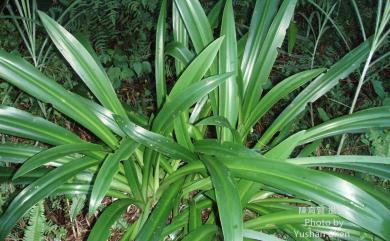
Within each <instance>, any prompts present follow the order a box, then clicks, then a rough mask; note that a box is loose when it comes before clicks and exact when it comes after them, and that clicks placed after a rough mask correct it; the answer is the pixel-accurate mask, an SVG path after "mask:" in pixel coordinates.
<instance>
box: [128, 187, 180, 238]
mask: <svg viewBox="0 0 390 241" xmlns="http://www.w3.org/2000/svg"><path fill="white" fill-rule="evenodd" d="M183 182H184V179H182V180H180V181H177V182H176V183H174V184H172V185H171V186H170V188H169V189H168V190H167V191H165V192H164V193H163V195H162V196H161V198H160V199H159V201H158V203H157V205H156V207H155V208H154V209H153V211H152V214H151V215H150V216H149V218H148V219H147V221H146V223H145V224H144V225H143V227H142V229H141V230H140V231H139V234H138V235H137V238H136V239H135V241H159V240H160V235H161V232H162V230H163V228H164V227H165V223H166V220H167V218H168V215H169V213H170V212H171V211H172V208H173V206H174V204H175V203H176V199H177V198H179V196H180V189H181V186H182V185H183Z"/></svg>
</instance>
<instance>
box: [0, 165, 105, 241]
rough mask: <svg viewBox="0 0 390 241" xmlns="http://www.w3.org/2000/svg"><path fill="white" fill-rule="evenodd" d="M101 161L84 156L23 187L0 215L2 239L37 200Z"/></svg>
mask: <svg viewBox="0 0 390 241" xmlns="http://www.w3.org/2000/svg"><path fill="white" fill-rule="evenodd" d="M98 163H99V161H98V160H94V159H91V158H84V159H83V160H74V161H72V162H70V163H66V164H64V165H63V166H61V167H58V168H56V169H54V170H53V171H51V172H49V173H47V174H46V175H44V176H43V177H41V178H39V179H38V180H36V181H35V182H33V183H31V184H30V185H29V186H28V187H26V188H25V189H23V191H21V192H20V193H19V194H18V195H17V196H16V197H15V198H14V199H13V200H12V202H11V203H10V204H9V205H8V207H7V209H6V210H5V212H4V213H3V214H2V215H1V217H0V224H1V225H0V240H4V239H5V237H6V236H7V235H8V233H10V231H11V229H12V227H13V226H14V225H15V224H16V222H17V221H18V220H19V219H20V218H22V217H23V215H24V214H25V213H26V212H27V211H28V210H29V209H30V208H31V207H32V206H33V205H35V204H36V203H37V202H39V201H40V200H42V199H43V198H45V197H47V196H48V195H50V194H52V193H53V192H55V191H56V189H57V188H58V187H59V186H60V185H61V184H63V183H65V182H66V181H67V180H68V179H69V178H71V177H73V176H74V175H75V174H77V173H79V172H80V171H82V170H84V169H87V168H89V167H92V166H95V165H97V164H98Z"/></svg>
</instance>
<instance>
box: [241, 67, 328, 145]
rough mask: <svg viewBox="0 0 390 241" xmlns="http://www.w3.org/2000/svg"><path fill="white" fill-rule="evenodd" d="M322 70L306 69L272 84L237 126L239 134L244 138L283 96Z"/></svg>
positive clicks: (322, 70)
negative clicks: (240, 124) (274, 84)
mask: <svg viewBox="0 0 390 241" xmlns="http://www.w3.org/2000/svg"><path fill="white" fill-rule="evenodd" d="M324 71H325V69H323V68H320V69H313V70H306V71H303V72H300V73H298V74H294V75H292V76H290V77H288V78H286V79H284V80H283V81H281V82H280V83H278V84H277V85H276V86H274V87H273V88H272V89H271V90H270V91H269V92H267V94H266V95H264V97H262V98H261V100H260V101H259V102H258V103H257V104H256V106H255V107H254V109H253V111H252V112H251V113H250V114H249V115H248V118H247V119H246V120H245V121H244V122H243V123H242V126H240V127H239V130H238V131H239V133H240V134H241V136H242V137H243V138H245V137H246V135H247V134H248V133H249V131H250V128H251V127H253V126H254V125H255V124H256V122H257V121H259V120H260V119H261V118H262V117H263V116H264V114H265V113H267V112H268V111H269V110H270V109H271V108H272V107H273V106H274V105H275V104H276V103H278V102H279V101H280V100H282V99H283V98H286V97H287V96H288V95H289V94H290V93H291V92H292V91H294V90H296V89H297V88H299V87H301V86H302V85H304V84H305V83H307V82H309V81H311V80H312V79H313V78H315V77H317V76H318V75H319V74H321V73H322V72H324Z"/></svg>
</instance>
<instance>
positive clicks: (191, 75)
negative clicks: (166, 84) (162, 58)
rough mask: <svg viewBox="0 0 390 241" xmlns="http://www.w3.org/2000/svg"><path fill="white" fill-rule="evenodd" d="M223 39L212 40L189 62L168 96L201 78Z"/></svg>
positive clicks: (177, 92) (176, 93)
mask: <svg viewBox="0 0 390 241" xmlns="http://www.w3.org/2000/svg"><path fill="white" fill-rule="evenodd" d="M223 39H224V37H220V38H218V39H216V40H215V41H213V42H212V43H211V44H210V45H209V46H207V48H205V49H204V50H203V51H202V52H201V53H200V54H199V55H198V56H197V57H196V58H195V59H194V60H193V61H192V62H191V64H190V65H189V66H188V67H187V68H186V70H185V71H184V72H183V73H182V75H181V76H180V78H179V79H178V80H177V81H176V84H175V86H174V87H173V88H172V90H171V92H170V93H169V97H170V98H173V97H174V96H175V95H178V94H180V93H182V91H183V89H185V88H186V87H188V86H189V85H190V84H193V83H195V82H197V81H199V80H201V79H202V78H203V76H204V75H205V74H206V72H207V71H208V69H209V68H210V66H211V64H212V63H213V61H214V59H215V57H216V56H217V53H218V51H219V49H220V47H221V44H222V41H223Z"/></svg>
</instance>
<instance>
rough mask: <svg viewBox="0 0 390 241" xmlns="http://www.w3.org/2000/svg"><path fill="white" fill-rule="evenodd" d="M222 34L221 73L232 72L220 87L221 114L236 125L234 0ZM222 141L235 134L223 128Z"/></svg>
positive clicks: (226, 12) (227, 6)
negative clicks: (223, 37) (223, 38)
mask: <svg viewBox="0 0 390 241" xmlns="http://www.w3.org/2000/svg"><path fill="white" fill-rule="evenodd" d="M221 35H222V36H223V35H224V36H225V41H224V42H223V43H222V46H221V51H220V53H219V69H218V71H219V73H226V72H232V73H234V74H235V75H233V76H231V77H229V78H228V79H227V80H226V82H225V83H223V84H222V85H221V86H220V87H219V88H218V90H219V95H218V96H219V102H218V103H219V115H220V116H223V117H225V118H226V119H227V120H228V121H229V123H230V125H231V126H234V127H235V126H236V124H237V118H238V103H239V99H238V96H239V95H238V93H239V91H238V83H237V80H238V78H237V74H238V62H237V37H236V27H235V22H234V12H233V2H232V0H228V1H226V4H225V8H224V11H223V17H222V26H221ZM220 139H221V140H222V141H233V135H232V133H231V131H230V130H229V129H228V128H222V133H221V136H220Z"/></svg>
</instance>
